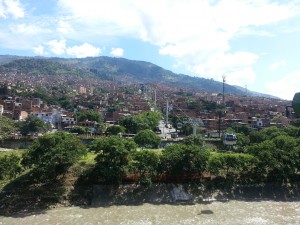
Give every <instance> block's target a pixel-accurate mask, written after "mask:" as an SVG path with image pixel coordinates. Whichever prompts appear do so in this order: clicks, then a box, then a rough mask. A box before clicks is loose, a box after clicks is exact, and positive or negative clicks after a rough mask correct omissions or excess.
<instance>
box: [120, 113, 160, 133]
mask: <svg viewBox="0 0 300 225" xmlns="http://www.w3.org/2000/svg"><path fill="white" fill-rule="evenodd" d="M160 119H161V114H160V113H158V112H145V113H142V114H139V115H131V116H126V117H121V118H120V119H119V124H120V125H122V126H124V127H125V128H126V130H127V132H129V133H133V134H136V133H137V132H139V131H141V130H145V129H150V130H153V131H154V130H155V129H156V127H157V126H158V125H159V121H160Z"/></svg>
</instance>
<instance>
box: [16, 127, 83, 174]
mask: <svg viewBox="0 0 300 225" xmlns="http://www.w3.org/2000/svg"><path fill="white" fill-rule="evenodd" d="M85 154H86V150H85V148H84V147H83V145H82V143H81V141H80V140H79V139H78V138H77V137H76V136H74V135H73V134H68V133H65V132H56V133H53V134H47V135H44V136H42V137H40V138H38V139H37V140H36V141H35V142H34V143H33V145H32V146H31V147H30V148H29V150H28V152H27V153H25V155H24V158H23V161H22V164H23V165H24V166H27V167H28V166H29V167H33V168H34V172H36V173H35V174H36V176H38V178H57V176H58V175H61V174H64V173H66V172H67V170H68V169H69V168H70V166H72V165H73V164H74V163H75V162H77V161H78V160H79V159H80V158H81V157H82V156H83V155H85Z"/></svg>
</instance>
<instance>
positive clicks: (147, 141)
mask: <svg viewBox="0 0 300 225" xmlns="http://www.w3.org/2000/svg"><path fill="white" fill-rule="evenodd" d="M134 141H135V143H137V144H138V145H139V146H140V147H149V148H158V146H159V144H160V142H161V138H160V137H159V136H158V135H157V134H155V133H154V132H153V131H152V130H141V131H139V132H138V133H137V134H136V135H135V136H134Z"/></svg>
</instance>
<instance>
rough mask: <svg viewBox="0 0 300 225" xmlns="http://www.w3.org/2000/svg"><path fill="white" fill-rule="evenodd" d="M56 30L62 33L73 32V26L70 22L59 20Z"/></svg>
mask: <svg viewBox="0 0 300 225" xmlns="http://www.w3.org/2000/svg"><path fill="white" fill-rule="evenodd" d="M57 31H58V32H60V33H62V34H69V33H71V32H73V28H72V26H71V24H70V23H68V22H66V21H63V20H60V21H59V22H58V27H57Z"/></svg>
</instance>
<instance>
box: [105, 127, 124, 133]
mask: <svg viewBox="0 0 300 225" xmlns="http://www.w3.org/2000/svg"><path fill="white" fill-rule="evenodd" d="M106 131H107V132H109V133H111V134H113V135H117V134H118V133H122V134H125V132H126V128H125V127H123V126H119V125H113V126H110V127H108V128H107V129H106Z"/></svg>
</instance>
